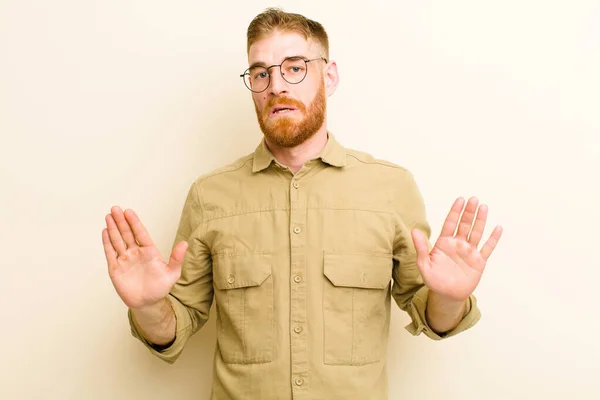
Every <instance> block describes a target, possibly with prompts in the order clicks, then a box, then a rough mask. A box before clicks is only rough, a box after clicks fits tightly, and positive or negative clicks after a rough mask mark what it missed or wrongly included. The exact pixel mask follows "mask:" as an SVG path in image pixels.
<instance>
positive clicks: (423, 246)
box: [411, 229, 429, 267]
mask: <svg viewBox="0 0 600 400" xmlns="http://www.w3.org/2000/svg"><path fill="white" fill-rule="evenodd" d="M411 234H412V239H413V243H414V245H415V250H416V252H417V266H420V267H424V266H425V265H426V264H427V259H428V258H429V243H428V240H427V236H426V235H425V234H424V233H423V232H421V231H420V230H418V229H413V230H412V231H411Z"/></svg>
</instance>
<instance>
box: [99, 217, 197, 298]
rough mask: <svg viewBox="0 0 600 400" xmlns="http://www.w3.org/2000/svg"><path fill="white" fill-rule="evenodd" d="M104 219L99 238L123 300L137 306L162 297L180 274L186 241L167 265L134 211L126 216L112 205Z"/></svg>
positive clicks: (178, 246)
mask: <svg viewBox="0 0 600 400" xmlns="http://www.w3.org/2000/svg"><path fill="white" fill-rule="evenodd" d="M106 222H107V229H105V230H104V231H103V233H102V238H103V243H104V251H105V254H106V259H107V262H108V273H109V276H110V278H111V280H112V283H113V285H114V287H115V289H116V291H117V293H118V294H119V296H120V297H121V299H122V300H123V302H124V303H125V304H126V305H127V306H128V307H130V308H139V307H144V306H148V305H152V304H154V303H156V302H158V301H159V300H161V299H163V298H164V297H165V296H166V295H167V294H168V293H169V291H170V290H171V288H172V287H173V285H174V284H175V282H176V281H177V279H179V276H180V275H181V261H182V259H183V255H184V254H185V249H186V248H187V243H185V242H182V243H179V244H178V245H177V246H175V248H174V249H173V254H172V256H171V260H170V263H169V264H167V263H165V262H164V261H163V260H162V258H161V256H160V253H159V251H158V249H157V248H156V246H155V245H154V243H153V242H152V240H151V239H150V236H149V235H148V232H147V231H146V229H145V228H144V227H143V225H142V224H141V222H140V220H139V218H137V216H136V215H135V213H133V211H131V212H129V213H128V214H127V216H126V214H124V213H123V212H122V211H121V210H120V208H118V207H114V208H113V210H112V213H111V214H110V215H107V217H106Z"/></svg>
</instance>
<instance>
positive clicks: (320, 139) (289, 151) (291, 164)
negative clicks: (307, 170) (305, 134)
mask: <svg viewBox="0 0 600 400" xmlns="http://www.w3.org/2000/svg"><path fill="white" fill-rule="evenodd" d="M327 137H328V135H327V128H326V127H325V124H323V126H322V127H321V129H319V130H318V131H317V133H315V134H314V135H313V136H312V137H311V138H310V139H308V140H307V141H305V142H304V143H302V144H299V145H298V146H296V147H279V146H277V145H275V144H273V143H271V142H270V141H269V140H268V139H266V138H265V143H266V144H267V147H268V148H269V150H270V151H271V153H272V154H273V156H274V157H275V159H276V160H277V162H278V163H279V164H281V165H285V166H286V167H288V168H289V169H290V170H291V171H292V173H294V174H295V173H296V172H298V171H300V168H302V166H303V165H304V163H306V162H307V161H309V160H311V159H313V158H315V157H316V155H317V154H319V153H320V152H321V150H323V148H324V147H325V145H326V144H327Z"/></svg>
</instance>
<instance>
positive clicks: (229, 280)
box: [227, 275, 235, 285]
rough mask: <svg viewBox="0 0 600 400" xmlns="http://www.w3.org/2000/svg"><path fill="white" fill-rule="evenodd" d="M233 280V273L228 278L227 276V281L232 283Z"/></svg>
mask: <svg viewBox="0 0 600 400" xmlns="http://www.w3.org/2000/svg"><path fill="white" fill-rule="evenodd" d="M233 282H235V277H234V276H233V275H229V278H227V283H229V284H230V285H232V284H233Z"/></svg>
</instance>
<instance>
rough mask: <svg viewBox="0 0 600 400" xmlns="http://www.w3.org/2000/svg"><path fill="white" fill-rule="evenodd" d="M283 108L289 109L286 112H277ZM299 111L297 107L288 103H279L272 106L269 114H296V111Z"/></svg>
mask: <svg viewBox="0 0 600 400" xmlns="http://www.w3.org/2000/svg"><path fill="white" fill-rule="evenodd" d="M283 108H287V109H288V111H285V112H283V113H278V112H277V111H278V110H281V109H283ZM298 111H299V110H298V109H297V108H296V107H294V106H290V105H287V104H277V105H275V106H273V107H271V109H270V110H269V115H270V116H276V115H289V114H295V113H297V112H298Z"/></svg>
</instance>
